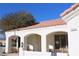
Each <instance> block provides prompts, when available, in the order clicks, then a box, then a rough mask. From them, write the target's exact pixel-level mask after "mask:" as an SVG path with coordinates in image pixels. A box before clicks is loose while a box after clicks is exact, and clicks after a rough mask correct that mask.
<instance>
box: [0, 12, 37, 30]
mask: <svg viewBox="0 0 79 59" xmlns="http://www.w3.org/2000/svg"><path fill="white" fill-rule="evenodd" d="M34 24H37V23H36V21H35V19H34V17H33V16H32V15H31V14H30V13H26V12H16V13H10V14H8V15H5V16H4V17H3V18H2V20H1V21H0V25H2V26H3V28H4V30H5V31H6V30H11V29H15V28H22V27H27V26H31V25H34Z"/></svg>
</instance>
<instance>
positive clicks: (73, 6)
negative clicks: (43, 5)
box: [60, 3, 79, 17]
mask: <svg viewBox="0 0 79 59" xmlns="http://www.w3.org/2000/svg"><path fill="white" fill-rule="evenodd" d="M78 6H79V3H75V4H74V5H72V6H71V7H70V8H68V9H67V10H65V11H64V12H63V13H61V14H60V16H61V17H63V16H65V15H67V14H68V13H69V12H71V11H73V10H74V9H76V8H77V7H78Z"/></svg>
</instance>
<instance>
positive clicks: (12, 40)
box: [8, 35, 20, 53]
mask: <svg viewBox="0 0 79 59" xmlns="http://www.w3.org/2000/svg"><path fill="white" fill-rule="evenodd" d="M8 44H9V47H8V49H9V53H18V52H19V48H20V37H19V36H15V35H13V36H11V37H9V43H8Z"/></svg>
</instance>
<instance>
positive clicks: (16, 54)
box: [0, 53, 19, 56]
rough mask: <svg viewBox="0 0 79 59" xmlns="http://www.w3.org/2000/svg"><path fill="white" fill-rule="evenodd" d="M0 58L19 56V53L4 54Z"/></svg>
mask: <svg viewBox="0 0 79 59" xmlns="http://www.w3.org/2000/svg"><path fill="white" fill-rule="evenodd" d="M0 56H19V54H18V53H9V54H2V55H0Z"/></svg>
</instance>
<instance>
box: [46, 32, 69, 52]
mask: <svg viewBox="0 0 79 59" xmlns="http://www.w3.org/2000/svg"><path fill="white" fill-rule="evenodd" d="M46 38H47V41H46V43H47V46H46V49H47V52H52V51H55V52H62V53H67V52H68V34H67V32H62V31H58V32H52V33H50V34H48V35H47V36H46Z"/></svg>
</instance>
